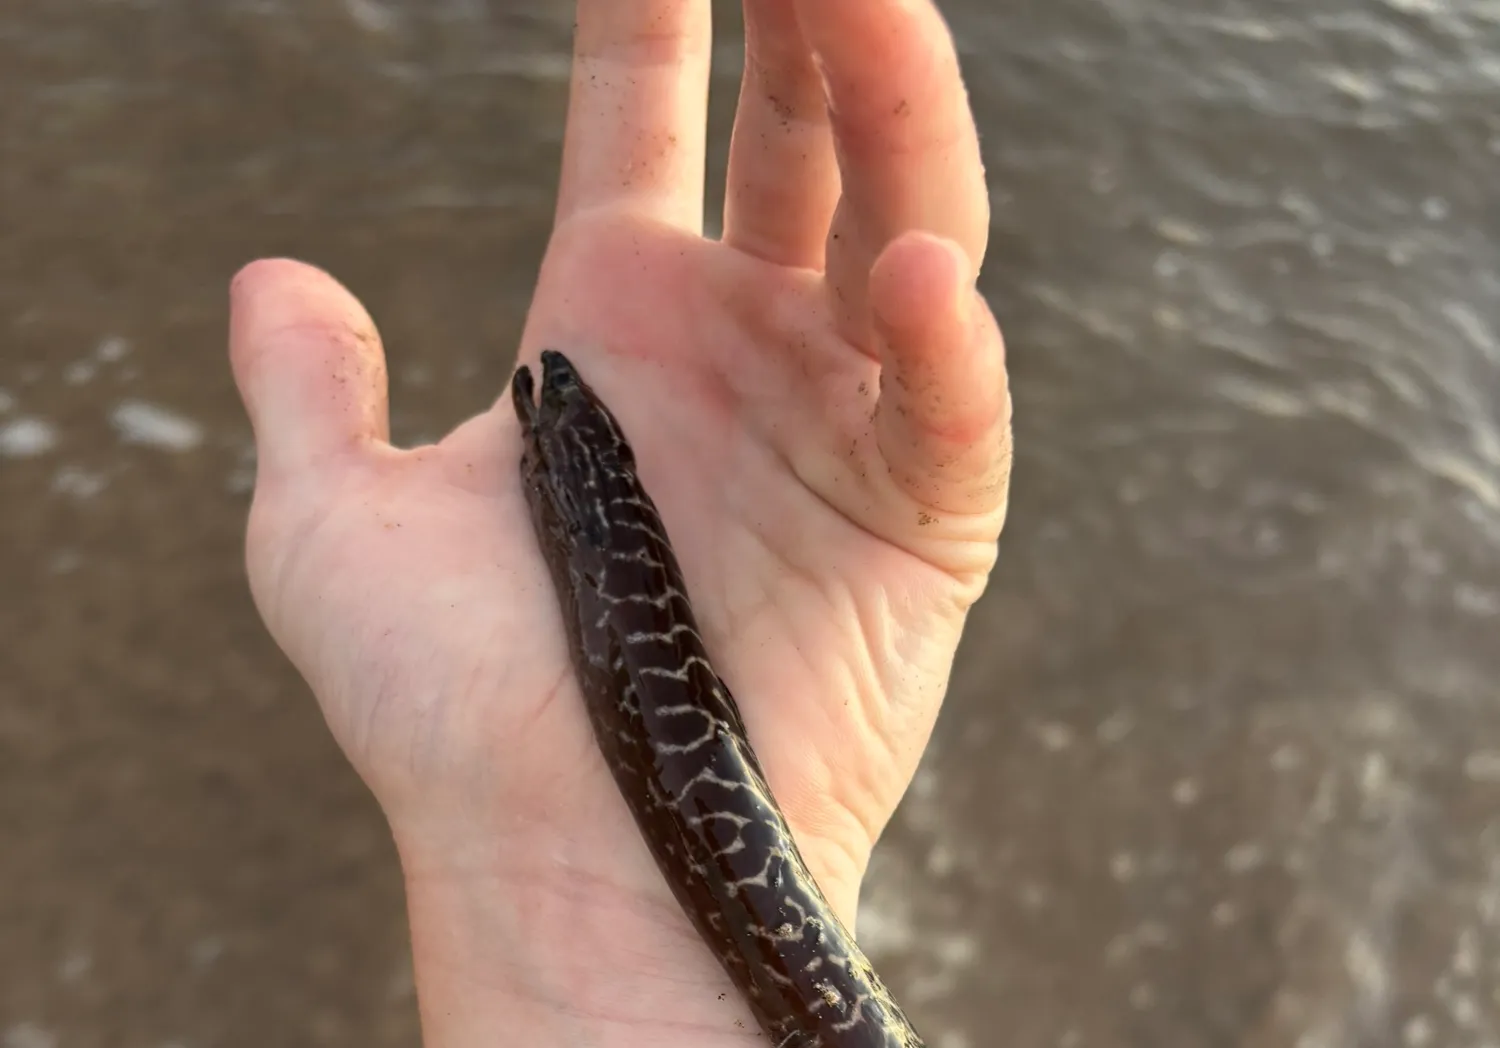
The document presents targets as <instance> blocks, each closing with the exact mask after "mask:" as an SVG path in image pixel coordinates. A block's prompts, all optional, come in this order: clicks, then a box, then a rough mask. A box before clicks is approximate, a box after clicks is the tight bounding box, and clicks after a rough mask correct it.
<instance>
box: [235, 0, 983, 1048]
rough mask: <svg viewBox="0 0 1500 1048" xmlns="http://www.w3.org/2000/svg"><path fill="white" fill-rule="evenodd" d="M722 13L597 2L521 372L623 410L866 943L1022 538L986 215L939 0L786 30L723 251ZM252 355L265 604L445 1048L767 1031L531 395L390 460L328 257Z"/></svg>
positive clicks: (242, 347) (801, 833)
mask: <svg viewBox="0 0 1500 1048" xmlns="http://www.w3.org/2000/svg"><path fill="white" fill-rule="evenodd" d="M709 8H710V4H709V0H631V2H629V3H622V2H620V0H580V2H579V5H578V26H577V41H576V44H577V50H576V54H575V61H574V71H573V84H572V98H571V105H570V111H569V115H568V127H567V137H566V146H565V153H564V161H563V171H562V182H561V187H560V192H559V200H558V211H557V220H556V227H555V231H554V234H553V238H552V241H551V244H550V247H549V249H548V252H547V255H546V259H545V261H544V263H543V267H542V272H541V276H540V279H539V282H538V285H537V290H536V296H535V299H534V302H533V305H532V309H531V312H530V315H529V318H528V322H527V326H526V331H525V335H524V337H523V340H522V346H521V349H520V357H521V360H522V361H523V362H526V361H535V359H536V356H537V354H538V353H539V352H540V350H541V349H543V348H546V347H549V346H551V347H557V348H559V349H562V350H564V351H565V352H566V353H568V355H569V356H570V357H571V358H572V359H573V360H574V362H575V363H576V364H577V365H578V367H579V369H580V371H581V372H582V373H583V375H584V377H585V378H586V379H587V380H588V381H589V382H590V383H591V384H592V385H593V386H594V387H595V388H596V389H597V390H598V391H599V393H600V395H601V396H602V397H603V398H604V399H605V401H606V402H607V403H608V404H609V405H610V406H611V407H612V408H613V410H614V411H615V413H616V414H617V415H618V416H619V418H620V421H621V423H622V425H623V427H624V429H625V432H626V434H627V436H628V437H629V439H630V440H631V441H632V443H633V444H634V446H635V449H636V454H637V458H638V461H639V463H640V469H641V474H642V477H643V480H644V482H645V484H646V485H647V488H648V490H649V491H650V492H651V493H652V495H653V496H654V498H655V499H656V501H657V503H658V505H659V507H660V509H661V511H662V515H663V517H664V519H665V522H666V524H667V528H668V531H669V533H670V537H671V539H672V541H673V543H674V545H675V547H676V549H677V552H678V555H679V558H680V560H681V562H682V565H683V568H684V573H685V575H686V579H687V583H688V587H689V590H690V592H691V595H692V598H693V601H694V604H695V607H696V610H697V613H698V617H699V619H700V622H701V625H702V627H703V632H704V636H705V639H706V641H707V643H708V646H709V649H710V651H711V653H712V654H713V657H714V659H715V663H716V667H717V668H718V670H719V672H720V673H721V675H722V676H723V677H724V678H725V680H726V681H727V682H728V683H729V685H730V686H731V688H732V689H733V690H734V692H735V694H736V695H737V697H738V700H739V703H740V705H741V707H742V709H743V712H744V716H745V720H746V722H747V724H748V726H749V730H750V735H751V739H752V741H753V743H754V745H755V747H756V749H757V751H758V753H759V754H760V756H761V759H762V763H763V764H764V766H765V768H766V772H767V775H768V778H769V779H770V782H771V785H772V788H773V789H774V790H775V792H776V795H777V797H778V799H779V800H780V802H781V804H782V807H783V809H784V810H785V812H786V815H787V818H788V821H789V822H790V824H791V826H792V828H793V831H794V832H795V833H796V835H797V837H798V840H799V842H800V844H801V846H802V848H803V851H804V854H805V856H806V858H807V860H808V863H809V865H810V867H811V868H812V870H813V872H814V874H815V875H816V876H817V877H818V878H819V881H820V883H821V884H822V885H823V887H824V890H825V892H826V893H827V895H828V896H829V899H830V901H831V902H832V903H833V904H834V906H835V907H836V908H838V909H839V910H840V912H841V913H842V915H843V916H844V918H845V919H846V921H848V922H849V923H850V925H851V927H852V925H853V918H854V910H855V905H856V901H857V898H858V892H859V885H860V881H861V878H862V876H863V873H864V869H865V865H866V862H867V860H868V858H869V855H870V851H871V848H872V847H873V845H874V843H875V840H876V838H877V837H878V836H879V834H880V832H881V830H882V828H883V827H884V825H885V823H886V821H887V820H888V819H889V817H890V815H891V813H892V811H893V809H894V808H895V806H896V804H897V802H898V801H899V799H900V797H901V795H902V793H903V791H904V790H905V789H906V786H907V784H908V783H909V781H910V779H911V776H912V774H913V772H914V770H915V768H916V765H917V761H918V759H919V757H920V755H921V752H922V750H923V747H924V746H925V744H926V742H927V739H928V736H929V732H930V730H931V727H932V724H933V721H934V718H935V717H936V714H937V711H938V707H939V704H940V702H941V699H942V696H943V693H944V690H945V688H946V686H947V681H948V675H949V671H950V667H951V664H952V660H953V655H954V651H955V648H956V646H957V643H958V639H959V634H960V631H961V629H962V627H963V623H964V619H965V616H966V614H967V611H968V609H969V607H970V605H971V604H972V603H973V602H974V601H975V600H976V599H977V598H978V596H979V595H980V593H981V591H982V590H983V588H984V584H985V580H986V578H987V576H988V573H989V570H990V568H991V565H992V563H993V559H994V554H995V541H996V538H997V537H998V535H999V532H1000V527H1001V524H1002V521H1003V518H1004V512H1005V505H1006V496H1007V482H1008V475H1009V464H1010V454H1009V451H1010V448H1009V417H1010V411H1009V398H1008V394H1007V389H1006V383H1005V374H1004V363H1003V351H1002V346H1001V339H1000V335H999V332H998V330H997V328H996V326H995V323H994V320H993V318H992V317H991V315H990V313H989V311H988V309H987V308H986V307H985V305H984V302H983V300H982V299H981V298H980V297H979V296H978V294H977V293H976V291H975V288H974V281H975V277H976V274H977V271H978V267H979V265H980V262H981V260H982V257H983V253H984V248H985V241H986V235H987V231H988V203H987V196H986V190H985V185H984V178H983V171H982V167H981V162H980V156H979V149H978V143H977V137H976V133H975V128H974V124H973V119H972V117H971V115H970V112H969V109H968V104H967V100H966V96H965V93H964V89H963V86H962V82H961V79H960V76H959V70H958V65H957V61H956V58H955V54H954V50H953V46H952V42H951V40H950V38H949V35H948V32H947V30H946V28H945V26H944V25H943V23H942V20H941V18H940V16H939V14H938V12H937V10H936V9H935V8H934V6H933V5H932V4H931V3H930V2H929V0H748V2H747V3H746V17H747V23H748V25H747V29H748V38H749V39H748V53H747V60H746V74H745V81H744V88H743V93H742V96H741V99H740V109H739V114H738V117H737V120H736V124H735V131H734V140H733V146H732V154H731V164H730V172H729V186H728V197H727V207H726V214H725V219H724V234H723V237H722V240H721V241H719V242H715V241H709V240H705V239H703V237H702V235H701V222H700V220H701V215H702V208H703V205H702V200H703V178H704V175H703V171H704V136H705V122H706V121H705V113H706V101H707V84H708V63H709V53H710V29H709ZM815 55H816V58H815V57H814V56H815ZM231 356H232V361H233V365H234V370H235V375H236V379H237V382H238V385H239V388H240V391H241V394H242V396H243V398H244V401H245V404H246V407H247V409H248V411H249V414H250V417H251V421H252V423H253V425H254V429H255V433H256V443H257V448H258V454H259V476H258V478H257V483H256V490H255V500H254V507H253V510H252V512H251V518H250V525H249V534H248V564H249V571H250V579H251V584H252V588H253V590H254V594H255V598H256V602H257V605H258V607H259V608H260V610H261V613H262V615H263V616H264V618H265V620H266V622H267V624H268V626H269V628H270V630H271V632H272V633H273V634H274V636H275V638H276V639H277V641H278V642H279V643H280V645H281V646H282V648H283V649H284V650H285V651H286V653H287V654H288V656H289V657H290V658H291V659H292V660H293V661H294V662H295V663H296V665H297V666H298V668H299V669H300V670H301V672H302V673H303V675H304V676H305V677H306V679H307V681H308V682H309V684H310V685H311V687H312V689H313V691H314V692H315V693H316V694H317V697H318V700H319V702H320V703H321V705H322V708H323V711H324V714H325V716H326V717H327V720H328V723H329V726H330V728H331V729H332V731H333V733H334V735H335V736H336V737H337V739H338V741H339V743H340V744H341V745H342V747H343V748H344V751H345V752H346V753H347V754H348V756H349V758H350V760H351V761H352V762H353V764H354V766H355V767H356V769H357V770H358V771H359V773H360V774H361V776H363V778H364V780H365V781H366V782H367V783H368V784H369V786H370V788H371V789H372V790H373V791H374V793H375V795H376V797H377V798H378V800H379V802H380V804H381V805H382V807H383V809H384V811H385V812H386V814H387V816H388V818H389V819H390V822H391V826H392V830H393V834H394V836H395V839H396V843H397V846H398V849H399V851H400V854H401V857H402V862H403V866H404V869H405V871H406V875H407V880H408V889H409V897H410V907H411V913H412V925H413V940H414V951H415V954H416V961H417V976H418V989H419V995H420V998H421V1001H422V1009H423V1014H424V1023H425V1025H426V1034H427V1042H428V1043H429V1044H432V1045H443V1044H458V1043H468V1042H469V1041H471V1040H472V1041H474V1042H475V1043H481V1042H482V1043H493V1042H494V1037H495V1036H496V1034H497V1031H498V1030H499V1029H503V1030H505V1031H506V1036H505V1039H507V1040H511V1041H515V1042H516V1043H526V1041H525V1039H524V1038H522V1037H520V1036H519V1034H520V1032H522V1031H525V1032H527V1033H528V1034H529V1035H533V1036H536V1037H542V1038H544V1039H546V1041H545V1043H575V1041H582V1040H585V1039H587V1040H588V1041H589V1043H600V1044H615V1043H637V1040H636V1039H639V1043H648V1042H649V1043H652V1044H662V1043H669V1042H670V1040H671V1039H672V1038H673V1037H676V1038H678V1039H681V1040H683V1041H684V1042H685V1043H695V1044H704V1043H708V1041H707V1040H706V1039H712V1038H713V1037H715V1036H717V1035H718V1034H721V1033H722V1034H723V1035H725V1037H726V1039H728V1038H729V1037H731V1036H733V1035H735V1032H736V1030H737V1029H739V1030H740V1033H739V1036H749V1035H750V1033H751V1031H752V1030H753V1027H752V1026H751V1025H750V1024H749V1023H748V1019H746V1018H745V1016H746V1014H747V1013H746V1012H745V1011H744V1010H743V1008H742V1006H741V1005H740V1003H739V1002H738V1001H737V1000H736V999H735V996H734V994H733V992H732V990H731V989H730V988H729V984H728V983H727V980H725V978H724V977H723V975H722V973H721V972H720V971H719V969H718V967H717V964H716V963H715V962H714V961H713V959H712V958H711V957H710V955H709V954H708V953H707V951H706V950H705V949H704V948H703V947H702V945H701V944H699V943H698V942H697V940H696V937H695V936H694V934H693V932H692V930H691V927H690V926H689V925H688V923H687V921H686V918H685V917H684V916H683V915H682V914H681V912H680V911H679V909H678V907H677V904H676V903H675V901H674V899H673V897H672V896H671V894H670V893H669V891H668V889H667V887H666V884H665V882H664V881H663V879H662V877H661V875H660V873H659V872H658V871H657V869H656V867H655V865H654V864H653V862H652V860H651V858H650V856H649V853H648V852H647V851H646V849H645V846H644V844H643V843H642V842H641V841H640V839H639V837H638V833H637V830H636V828H635V825H634V823H633V822H632V821H631V820H630V818H629V816H628V814H627V812H626V809H625V807H624V804H623V802H622V800H621V799H620V797H619V796H618V794H617V792H616V789H615V786H614V783H613V780H612V779H611V778H610V776H609V774H608V772H607V770H606V769H605V767H604V764H603V762H602V760H601V759H600V757H599V755H598V752H597V749H596V747H595V744H594V741H593V738H592V736H591V734H590V729H589V726H588V722H587V720H586V717H585V713H584V708H583V705H582V699H581V697H580V695H579V694H578V691H577V689H576V687H575V684H574V680H573V675H572V670H571V668H570V665H569V661H568V655H567V650H566V647H565V642H564V638H563V634H562V629H561V621H560V616H559V613H558V610H557V604H556V597H555V595H554V592H553V590H552V587H551V583H550V581H549V578H548V576H547V574H546V571H545V568H544V566H543V564H542V561H541V559H540V556H539V554H538V551H537V549H536V544H535V540H534V538H533V536H532V533H531V526H530V523H529V518H528V516H527V510H526V506H525V502H524V497H523V494H522V490H521V486H520V483H519V472H518V468H519V467H518V463H519V456H520V442H519V430H518V426H517V423H516V420H515V418H514V415H513V412H512V408H511V406H510V401H509V398H508V396H499V397H498V398H497V401H496V405H495V407H494V408H493V409H492V410H490V411H488V412H486V413H485V414H483V415H481V416H479V417H477V418H474V419H471V420H469V421H468V422H466V423H464V424H463V425H462V426H460V427H459V428H458V429H457V430H455V431H454V432H453V433H452V434H451V435H449V436H448V437H447V439H445V440H444V441H442V442H441V443H440V444H437V445H436V446H430V447H422V448H417V449H414V450H405V451H403V450H397V449H394V448H392V447H391V446H390V445H389V443H388V442H387V440H388V428H387V392H386V375H385V365H384V358H383V354H382V351H381V348H380V343H379V340H378V337H377V335H376V334H375V331H374V327H373V324H372V322H371V320H370V318H369V317H368V316H367V315H366V313H365V312H364V310H363V309H362V308H361V307H360V306H359V304H358V303H357V302H355V301H354V300H353V298H352V297H351V296H350V295H349V294H348V293H347V292H345V291H344V290H342V289H341V288H340V287H339V286H338V285H337V284H335V283H334V281H333V280H332V279H331V278H329V277H327V276H325V275H324V274H322V273H320V272H318V271H316V270H313V269H311V268H308V267H306V266H302V265H298V264H296V263H291V262H279V261H268V262H260V263H256V264H253V265H251V266H249V267H247V268H246V269H245V270H244V271H243V272H242V273H241V274H240V275H239V276H238V277H237V278H236V279H235V282H234V287H233V314H232V321H231ZM499 392H501V391H497V393H499ZM721 997H722V998H723V999H722V1000H721ZM737 1023H741V1024H743V1025H741V1026H738V1027H737V1025H736V1024H737Z"/></svg>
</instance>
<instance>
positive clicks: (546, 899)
mask: <svg viewBox="0 0 1500 1048" xmlns="http://www.w3.org/2000/svg"><path fill="white" fill-rule="evenodd" d="M507 852H508V854H509V855H510V856H511V858H510V859H509V860H508V861H504V862H494V861H484V862H481V863H479V864H475V863H472V862H464V861H460V862H454V861H452V860H451V858H450V859H447V860H444V861H442V862H430V861H426V860H424V859H423V858H421V857H417V856H413V855H411V854H409V852H408V851H407V850H403V852H402V862H403V866H404V867H405V869H406V881H407V907H408V912H409V917H410V922H411V934H412V956H413V966H414V970H415V973H416V983H417V995H418V1002H419V1006H420V1009H421V1015H422V1028H423V1043H424V1044H426V1045H427V1046H428V1048H469V1046H474V1048H490V1046H491V1045H494V1044H496V1043H515V1044H536V1045H558V1046H565V1045H573V1044H590V1045H598V1046H599V1048H647V1046H650V1048H672V1046H675V1045H679V1044H680V1045H683V1046H685V1048H686V1046H689V1045H691V1046H694V1048H719V1046H723V1048H748V1046H751V1045H757V1044H759V1043H761V1040H762V1038H761V1036H760V1030H759V1028H758V1027H757V1026H756V1025H755V1022H754V1019H753V1018H752V1017H751V1015H750V1012H749V1010H748V1008H747V1007H746V1006H745V1004H744V1002H743V1001H742V1000H741V998H740V996H739V993H738V991H736V990H735V988H734V986H733V984H732V983H731V982H730V981H729V978H728V976H727V975H726V974H725V973H724V971H723V969H722V968H721V967H720V965H719V962H718V961H717V959H715V958H714V957H713V956H712V954H711V953H710V952H709V951H708V949H707V947H706V946H704V944H703V943H702V941H701V940H700V939H699V938H698V936H697V934H696V933H695V932H694V930H693V928H692V926H691V924H689V922H688V921H687V919H686V917H685V916H684V915H683V914H682V912H681V909H680V908H679V906H678V904H677V901H676V899H675V898H674V897H673V896H672V894H671V892H670V890H669V889H667V887H666V884H665V882H662V883H661V884H660V889H659V890H657V888H656V886H655V885H654V884H653V885H652V886H651V887H640V886H633V885H631V884H629V883H627V882H622V881H621V880H619V879H616V878H612V877H608V876H603V875H601V874H599V873H598V872H597V867H598V866H599V863H598V857H599V856H598V849H597V847H591V846H590V845H589V844H586V843H584V842H574V843H573V844H572V845H571V846H570V845H568V844H566V843H563V844H561V845H560V844H559V842H558V841H556V840H552V841H549V842H548V843H547V844H546V846H545V848H544V849H543V850H532V849H528V848H527V846H526V845H525V844H524V843H520V842H517V841H515V840H512V841H510V842H509V845H508V847H507ZM570 852H572V853H573V854H570ZM522 855H528V856H531V858H526V859H521V858H516V856H522ZM491 859H493V857H491ZM625 865H627V866H629V865H631V864H629V863H627V864H625Z"/></svg>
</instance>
